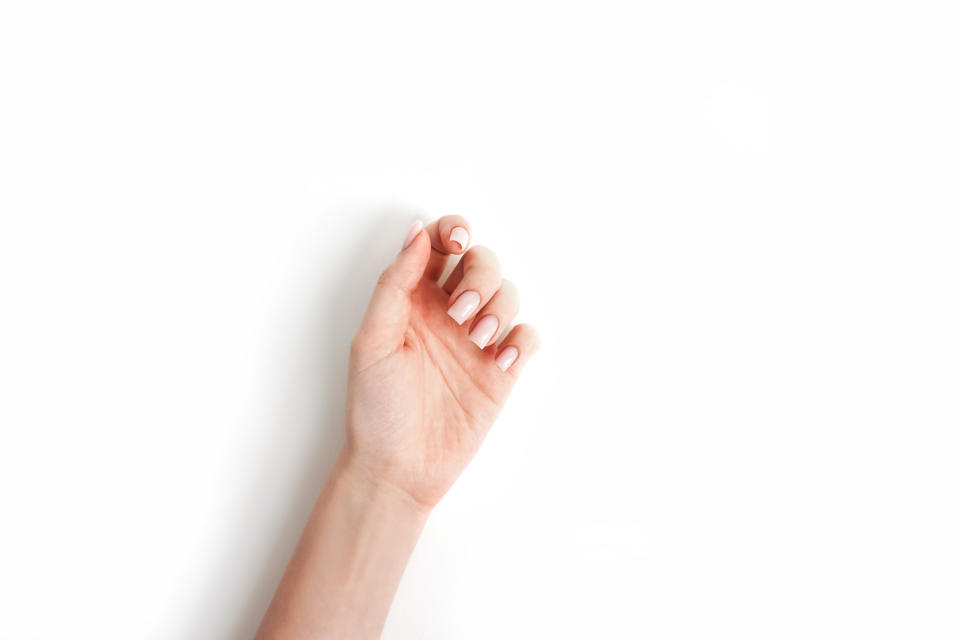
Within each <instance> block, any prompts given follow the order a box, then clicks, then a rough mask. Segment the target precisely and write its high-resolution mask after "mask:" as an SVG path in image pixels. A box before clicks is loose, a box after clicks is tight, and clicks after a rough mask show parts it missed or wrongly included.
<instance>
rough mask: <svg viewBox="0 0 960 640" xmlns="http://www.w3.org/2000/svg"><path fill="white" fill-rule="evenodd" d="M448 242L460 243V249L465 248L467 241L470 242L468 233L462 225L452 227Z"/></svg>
mask: <svg viewBox="0 0 960 640" xmlns="http://www.w3.org/2000/svg"><path fill="white" fill-rule="evenodd" d="M450 242H456V243H457V244H458V245H460V251H463V250H464V249H466V247H467V243H468V242H470V234H469V233H467V230H466V229H464V228H463V227H454V228H453V231H451V232H450Z"/></svg>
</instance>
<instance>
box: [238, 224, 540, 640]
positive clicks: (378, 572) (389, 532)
mask: <svg viewBox="0 0 960 640" xmlns="http://www.w3.org/2000/svg"><path fill="white" fill-rule="evenodd" d="M469 239H470V226H469V225H468V224H467V222H466V220H464V219H463V218H460V217H458V216H447V217H445V218H441V219H440V220H437V221H436V222H434V223H433V224H431V225H430V226H428V227H427V228H426V229H422V228H421V227H420V225H419V224H416V225H414V227H413V228H412V229H411V230H410V233H409V234H408V236H407V239H406V241H405V242H404V243H403V249H402V250H401V251H400V253H399V254H398V255H397V257H396V259H395V260H394V261H393V264H392V265H390V266H389V267H388V268H387V270H386V271H384V272H383V275H382V276H381V277H380V280H379V281H378V283H377V288H376V290H375V291H374V293H373V298H372V299H371V300H370V306H369V307H368V308H367V313H366V315H365V316H364V319H363V324H362V326H361V327H360V330H359V331H358V332H357V337H356V338H355V339H354V341H353V346H352V349H351V355H350V379H349V381H348V393H347V396H348V397H347V444H346V446H345V447H344V450H343V453H342V455H341V456H340V458H339V459H338V460H337V464H336V465H335V467H334V469H333V470H332V471H331V473H330V476H329V477H328V478H327V482H326V484H325V485H324V487H323V490H322V491H321V492H320V497H319V498H318V499H317V503H316V505H315V506H314V508H313V512H312V513H311V514H310V519H309V521H308V522H307V526H306V528H305V529H304V531H303V535H302V536H301V537H300V543H299V544H298V545H297V549H296V551H295V552H294V554H293V558H292V559H291V560H290V564H289V565H288V566H287V571H286V573H285V574H284V576H283V580H281V582H280V586H279V587H278V588H277V593H276V594H275V595H274V598H273V601H272V602H271V604H270V607H269V609H268V610H267V613H266V615H265V616H264V619H263V622H262V623H261V626H260V630H259V631H258V633H257V638H260V639H270V640H274V639H281V640H286V639H288V638H376V637H378V636H379V635H380V630H381V629H382V627H383V623H384V620H385V619H386V617H387V611H388V610H389V607H390V602H391V600H392V599H393V594H394V592H395V591H396V589H397V585H398V584H399V582H400V577H401V576H402V575H403V570H404V567H405V566H406V564H407V559H408V558H409V557H410V553H411V552H412V551H413V547H414V545H416V542H417V538H418V537H419V536H420V531H421V529H422V528H423V526H424V523H425V522H426V519H427V516H428V515H429V512H430V509H431V508H432V507H433V505H435V504H436V503H437V501H439V500H440V498H441V497H443V494H444V493H446V491H447V489H449V488H450V485H451V484H453V481H454V480H456V479H457V476H459V475H460V472H461V471H463V468H464V467H465V466H466V465H467V463H468V462H469V461H470V459H471V458H472V457H473V455H474V453H476V451H477V448H478V447H479V446H480V443H481V442H483V438H484V436H485V435H486V434H487V431H488V430H489V429H490V425H492V424H493V421H494V419H495V418H496V417H497V414H498V413H499V412H500V409H502V408H503V403H504V402H505V401H506V399H507V395H508V394H509V393H510V389H511V388H512V387H513V383H514V382H515V381H516V379H517V376H518V375H519V373H520V369H521V368H522V367H523V364H524V362H526V360H527V359H528V358H529V357H530V356H531V355H532V354H533V352H534V351H535V350H536V348H537V334H536V332H535V331H534V330H533V329H532V328H530V327H529V326H527V325H518V326H516V327H514V328H513V329H509V327H510V322H511V320H512V319H513V317H514V315H516V313H517V306H518V299H517V291H516V289H515V288H514V287H513V285H511V284H510V283H508V282H507V281H505V280H502V279H501V278H500V269H499V266H498V265H497V258H496V256H495V255H494V254H493V252H492V251H490V250H489V249H486V248H484V247H474V248H473V249H470V250H468V251H467V250H466V248H467V245H468V243H469ZM460 254H462V255H463V257H462V258H461V260H460V262H459V263H458V264H457V266H456V267H455V268H454V269H453V271H452V272H451V275H450V277H449V278H447V280H446V282H444V283H443V284H442V285H441V284H440V283H439V282H438V279H439V278H440V275H441V274H442V272H443V271H444V270H445V267H446V263H447V260H448V259H449V256H451V255H460ZM503 336H505V337H503ZM501 337H502V340H500V338H501ZM498 340H499V344H497V342H498Z"/></svg>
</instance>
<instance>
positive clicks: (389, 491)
mask: <svg viewBox="0 0 960 640" xmlns="http://www.w3.org/2000/svg"><path fill="white" fill-rule="evenodd" d="M328 482H329V483H331V484H332V485H334V486H339V487H342V489H343V490H344V491H347V492H349V493H350V494H351V495H352V496H353V499H354V500H356V501H357V502H359V503H362V504H364V505H366V507H367V508H369V509H371V510H372V512H373V513H377V514H382V515H387V516H392V517H396V518H399V519H402V520H403V521H405V522H409V523H415V524H418V525H419V527H422V526H423V524H424V523H425V522H426V520H427V517H428V516H429V515H430V512H431V511H432V507H431V506H430V505H427V504H424V503H423V502H420V501H418V500H416V499H415V498H414V497H413V496H411V495H410V493H408V492H407V491H405V490H404V489H402V488H401V487H398V486H397V485H396V484H394V483H392V482H390V481H389V480H387V479H386V478H384V477H382V476H381V475H380V474H377V473H376V472H374V471H373V470H371V469H370V468H369V466H368V465H366V464H364V463H363V461H362V460H361V459H360V458H359V457H357V455H356V454H354V453H353V452H351V451H350V450H349V449H348V448H347V447H344V449H343V450H342V451H341V452H340V455H339V456H338V458H337V461H336V464H335V465H334V468H333V470H332V471H331V474H330V479H329V480H328Z"/></svg>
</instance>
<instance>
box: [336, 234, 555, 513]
mask: <svg viewBox="0 0 960 640" xmlns="http://www.w3.org/2000/svg"><path fill="white" fill-rule="evenodd" d="M469 238H470V225H469V224H468V223H467V221H466V220H464V219H463V218H461V217H460V216H445V217H443V218H440V219H439V220H436V221H434V222H433V223H432V224H430V225H429V226H428V227H426V228H425V229H423V228H421V225H420V224H419V223H417V224H415V225H414V227H413V228H412V229H411V230H410V232H409V234H408V236H407V238H406V241H405V242H404V248H403V249H402V250H401V251H400V253H399V254H398V255H397V257H396V259H395V260H394V262H393V264H391V265H390V266H389V267H388V268H387V269H386V270H385V271H384V272H383V274H382V275H381V276H380V279H379V281H378V282H377V286H376V289H375V291H374V293H373V297H372V299H371V301H370V305H369V307H368V308H367V312H366V315H365V317H364V320H363V323H362V325H361V327H360V330H359V331H358V332H357V335H356V338H354V341H353V344H352V347H351V355H350V373H349V381H348V387H347V446H346V457H347V459H348V461H349V462H348V466H350V467H351V468H353V469H355V470H359V471H360V472H361V473H363V474H365V475H366V476H367V477H368V478H369V479H372V480H373V481H375V482H382V483H386V484H388V485H391V486H392V488H395V489H399V490H400V491H402V492H403V493H405V494H406V495H408V496H409V497H410V498H412V499H413V501H415V503H416V504H417V505H420V506H422V507H424V508H427V509H429V508H431V507H433V505H435V504H436V503H437V502H438V501H439V500H440V498H441V497H443V495H444V494H445V493H446V492H447V490H448V489H449V488H450V486H451V485H452V484H453V482H454V481H455V480H456V479H457V477H458V476H459V475H460V473H461V472H462V471H463V469H464V468H465V467H466V465H467V463H468V462H469V461H470V460H471V458H473V455H474V454H475V453H476V451H477V449H478V448H479V447H480V444H481V443H482V442H483V439H484V437H485V436H486V434H487V431H488V430H489V429H490V426H491V425H492V424H493V421H494V420H495V419H496V417H497V415H498V414H499V413H500V410H501V409H502V408H503V405H504V403H505V402H506V399H507V396H508V395H509V393H510V390H511V388H512V387H513V384H514V382H516V380H517V376H519V374H520V370H521V369H522V368H523V365H524V363H525V362H526V361H527V359H528V358H529V357H530V356H531V355H532V354H533V353H534V352H535V351H536V349H537V347H538V344H539V339H538V337H537V333H536V331H535V330H534V329H533V328H532V327H530V326H529V325H524V324H521V325H517V326H516V327H514V328H513V329H511V330H509V331H508V329H509V327H510V323H511V321H512V319H513V317H514V316H515V315H516V313H517V309H518V306H519V298H518V294H517V290H516V287H514V286H513V284H512V283H510V282H508V281H506V280H502V279H501V277H500V267H499V264H498V262H497V257H496V255H495V254H494V253H493V252H492V251H491V250H490V249H487V248H486V247H473V248H472V249H469V250H467V245H468V244H469ZM460 254H462V256H463V257H462V258H461V259H460V262H459V263H458V264H457V266H456V267H455V268H454V269H453V271H452V272H451V274H450V276H449V277H448V278H447V280H446V281H445V282H444V283H443V284H442V285H441V284H439V282H438V279H439V278H440V276H441V274H442V273H443V271H444V268H445V267H446V263H447V261H448V259H449V257H450V256H451V255H460ZM504 336H505V337H504ZM500 338H503V339H502V341H501V342H500V343H499V345H498V344H497V341H498V340H499V339H500Z"/></svg>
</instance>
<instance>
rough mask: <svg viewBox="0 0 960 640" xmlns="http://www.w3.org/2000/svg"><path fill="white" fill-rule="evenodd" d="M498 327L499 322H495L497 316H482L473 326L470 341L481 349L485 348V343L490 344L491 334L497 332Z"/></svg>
mask: <svg viewBox="0 0 960 640" xmlns="http://www.w3.org/2000/svg"><path fill="white" fill-rule="evenodd" d="M499 326H500V321H499V320H497V316H483V317H482V318H480V320H479V322H477V324H476V325H474V327H473V331H471V332H470V341H471V342H473V344H475V345H477V346H478V347H480V348H481V349H483V348H484V347H485V346H487V343H488V342H490V338H492V337H493V334H494V333H496V332H497V327H499Z"/></svg>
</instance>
